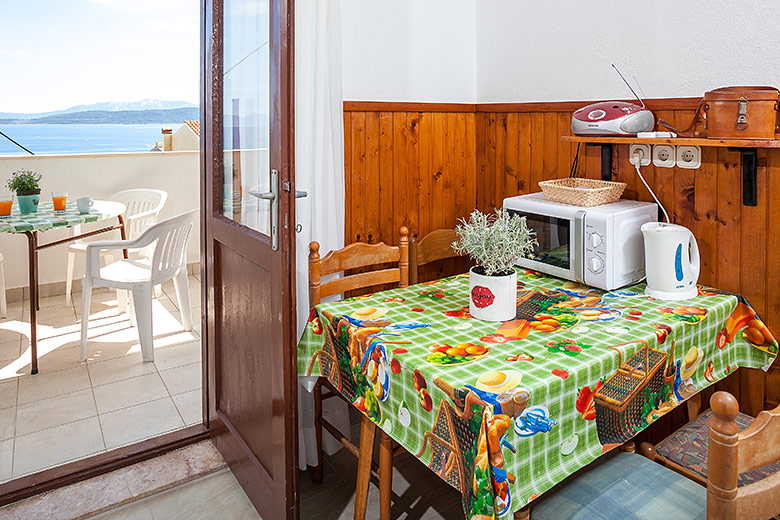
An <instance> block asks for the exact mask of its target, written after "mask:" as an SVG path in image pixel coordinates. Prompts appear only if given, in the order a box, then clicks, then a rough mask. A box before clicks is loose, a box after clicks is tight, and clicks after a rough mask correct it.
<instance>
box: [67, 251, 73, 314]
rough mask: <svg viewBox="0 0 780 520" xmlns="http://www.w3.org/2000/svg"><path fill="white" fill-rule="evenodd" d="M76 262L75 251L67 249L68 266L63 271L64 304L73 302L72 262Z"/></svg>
mask: <svg viewBox="0 0 780 520" xmlns="http://www.w3.org/2000/svg"><path fill="white" fill-rule="evenodd" d="M75 262H76V253H71V252H70V251H68V268H67V271H66V272H65V305H70V304H71V303H73V264H74V263H75Z"/></svg>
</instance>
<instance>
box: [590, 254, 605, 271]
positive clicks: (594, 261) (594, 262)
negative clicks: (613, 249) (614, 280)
mask: <svg viewBox="0 0 780 520" xmlns="http://www.w3.org/2000/svg"><path fill="white" fill-rule="evenodd" d="M602 269H604V262H603V261H602V260H601V258H599V257H597V256H594V257H593V258H591V259H590V270H591V271H593V272H594V273H600V272H601V271H602Z"/></svg>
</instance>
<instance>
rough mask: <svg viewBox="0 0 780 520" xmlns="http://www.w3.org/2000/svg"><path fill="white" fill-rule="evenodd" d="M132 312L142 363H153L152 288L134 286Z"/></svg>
mask: <svg viewBox="0 0 780 520" xmlns="http://www.w3.org/2000/svg"><path fill="white" fill-rule="evenodd" d="M132 293H133V310H134V311H135V319H136V322H137V323H138V338H139V340H140V341H141V354H142V355H143V358H144V361H154V343H153V335H152V287H151V286H150V285H134V286H133V289H132Z"/></svg>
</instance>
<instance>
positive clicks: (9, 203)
mask: <svg viewBox="0 0 780 520" xmlns="http://www.w3.org/2000/svg"><path fill="white" fill-rule="evenodd" d="M13 205H14V196H13V195H0V218H8V217H10V216H11V208H12V207H13Z"/></svg>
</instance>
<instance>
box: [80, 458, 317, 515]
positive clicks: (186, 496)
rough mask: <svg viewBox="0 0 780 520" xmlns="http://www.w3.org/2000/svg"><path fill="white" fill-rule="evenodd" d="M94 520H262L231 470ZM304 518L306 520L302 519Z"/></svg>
mask: <svg viewBox="0 0 780 520" xmlns="http://www.w3.org/2000/svg"><path fill="white" fill-rule="evenodd" d="M91 518H93V519H94V520H180V519H181V520H185V519H186V520H213V519H218V518H224V519H228V518H229V519H230V520H262V519H261V518H260V515H258V514H257V511H255V508H254V507H253V506H252V503H251V502H250V501H249V499H248V498H247V496H246V494H244V491H243V490H242V489H241V486H240V485H239V484H238V481H237V480H236V477H234V476H233V474H232V473H231V472H230V470H228V469H224V470H222V471H220V472H218V473H214V474H212V475H208V476H206V477H201V478H199V479H197V480H193V481H192V482H188V483H186V484H182V485H180V486H176V487H175V488H172V489H169V490H168V491H165V492H163V493H160V494H157V495H154V496H151V497H148V498H144V499H142V500H138V501H136V502H132V503H130V504H128V505H126V506H125V507H122V508H119V509H115V510H113V511H109V512H107V513H103V514H101V515H97V516H93V517H91ZM301 518H306V517H304V516H301Z"/></svg>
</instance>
